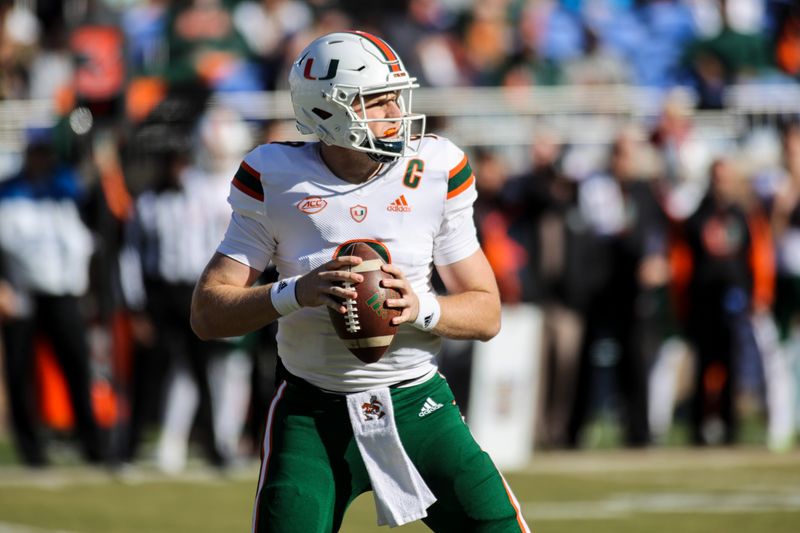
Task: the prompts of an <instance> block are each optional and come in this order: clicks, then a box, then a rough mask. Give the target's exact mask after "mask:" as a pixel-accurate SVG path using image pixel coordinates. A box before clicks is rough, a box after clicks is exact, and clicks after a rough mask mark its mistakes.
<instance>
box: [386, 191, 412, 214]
mask: <svg viewBox="0 0 800 533" xmlns="http://www.w3.org/2000/svg"><path fill="white" fill-rule="evenodd" d="M386 210H387V211H394V212H396V213H410V212H411V206H410V205H408V202H407V201H406V197H405V195H403V194H401V195H400V196H398V197H397V199H396V200H395V201H394V202H392V203H390V204H389V205H388V206H387V207H386Z"/></svg>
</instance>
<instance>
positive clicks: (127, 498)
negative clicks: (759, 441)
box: [0, 448, 800, 533]
mask: <svg viewBox="0 0 800 533" xmlns="http://www.w3.org/2000/svg"><path fill="white" fill-rule="evenodd" d="M256 475H257V472H256V471H255V467H252V468H248V469H245V470H243V471H241V472H238V473H236V474H235V475H230V476H228V477H224V478H223V477H220V476H218V475H215V474H213V473H211V472H209V471H207V470H205V469H204V468H202V467H200V466H196V467H193V468H192V469H191V470H190V471H189V472H187V473H186V474H184V475H182V476H180V477H179V478H167V477H164V476H162V475H160V474H157V473H155V472H154V471H152V470H151V469H149V468H147V467H137V468H135V469H133V470H131V471H128V472H125V473H123V474H118V475H110V474H109V473H107V472H104V471H102V470H91V469H86V468H82V467H78V466H61V467H57V468H52V469H50V470H47V471H44V472H34V473H31V472H29V471H26V470H24V469H20V468H18V467H13V466H3V467H0V532H2V533H45V532H50V533H53V532H62V533H66V532H71V533H129V532H130V533H134V532H136V533H141V532H148V533H157V532H165V533H166V532H170V533H176V532H190V531H191V532H195V533H201V532H208V533H211V532H214V533H219V532H240V531H249V529H248V527H249V522H250V512H251V508H250V504H251V502H252V499H253V492H254V488H255V480H256ZM507 478H508V480H509V482H510V483H511V485H512V487H513V488H514V490H515V492H516V494H517V496H518V498H519V500H520V501H521V502H522V504H523V510H524V512H525V515H526V517H527V519H528V521H529V523H530V525H531V526H532V529H533V531H535V532H536V533H572V532H579V531H580V532H586V531H588V532H590V533H629V532H630V533H634V532H635V533H645V532H646V533H661V532H664V533H666V532H670V533H673V532H676V531H680V532H681V533H695V532H696V533H700V532H702V533H712V532H713V533H717V532H720V533H723V532H736V533H766V532H769V533H783V532H785V533H795V532H797V531H800V452H792V453H787V454H779V455H776V454H770V453H769V452H766V451H763V450H761V449H754V448H740V449H725V450H722V449H711V450H701V451H696V450H683V449H680V450H679V449H674V448H671V449H661V450H657V449H656V450H648V451H637V452H631V451H623V450H619V451H591V452H577V453H540V454H538V455H536V456H535V458H534V460H533V461H532V463H531V465H530V466H529V467H528V468H527V469H525V470H524V471H520V472H514V473H508V474H507ZM378 530H380V529H379V528H378V527H377V526H376V525H375V518H374V510H373V504H372V497H371V494H368V495H364V496H362V497H360V498H359V499H358V500H356V502H355V503H354V504H353V506H352V507H351V509H350V510H349V511H348V514H347V516H346V519H345V523H344V525H343V527H342V531H344V532H354V533H360V532H368V531H378ZM383 530H386V529H383ZM399 531H404V532H409V533H411V532H417V531H427V528H425V527H424V526H422V525H421V524H418V523H417V524H411V525H408V526H405V527H402V528H399ZM300 533H302V532H300Z"/></svg>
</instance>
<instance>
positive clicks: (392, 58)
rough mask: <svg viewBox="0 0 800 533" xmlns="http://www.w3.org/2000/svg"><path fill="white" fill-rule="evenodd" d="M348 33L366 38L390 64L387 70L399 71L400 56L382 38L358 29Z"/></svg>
mask: <svg viewBox="0 0 800 533" xmlns="http://www.w3.org/2000/svg"><path fill="white" fill-rule="evenodd" d="M348 33H354V34H356V35H358V36H359V37H363V38H364V39H366V40H368V41H369V42H371V43H372V44H374V45H375V46H377V47H378V50H380V52H381V54H383V57H384V58H386V60H387V61H389V62H390V63H391V64H390V65H389V70H390V71H391V72H399V71H400V58H398V57H397V54H395V53H394V50H392V48H391V47H390V46H389V45H388V44H386V42H384V41H383V40H382V39H380V38H378V37H375V36H374V35H372V34H371V33H367V32H365V31H358V30H353V31H350V32H348Z"/></svg>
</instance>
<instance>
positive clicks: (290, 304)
mask: <svg viewBox="0 0 800 533" xmlns="http://www.w3.org/2000/svg"><path fill="white" fill-rule="evenodd" d="M298 279H300V276H295V277H293V278H286V279H281V280H278V281H276V282H275V283H273V284H272V287H271V288H270V290H269V295H270V297H271V298H272V307H274V308H275V310H276V311H277V312H278V313H280V315H281V316H286V315H288V314H289V313H291V312H293V311H297V310H298V309H300V307H301V306H300V303H299V302H298V301H297V294H295V285H297V280H298Z"/></svg>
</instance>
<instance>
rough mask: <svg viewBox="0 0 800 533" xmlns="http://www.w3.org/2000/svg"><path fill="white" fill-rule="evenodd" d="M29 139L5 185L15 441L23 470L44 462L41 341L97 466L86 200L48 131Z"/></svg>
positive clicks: (87, 454) (1, 188)
mask: <svg viewBox="0 0 800 533" xmlns="http://www.w3.org/2000/svg"><path fill="white" fill-rule="evenodd" d="M32 135H33V136H32V138H31V140H30V143H29V145H28V148H27V150H26V153H25V163H24V166H23V169H22V170H21V172H20V173H19V174H18V175H17V176H15V177H12V178H11V179H10V180H8V181H5V182H3V183H2V184H0V265H2V266H1V267H0V268H1V270H0V323H2V340H3V342H4V351H5V378H6V388H7V391H8V394H9V405H10V411H11V422H12V427H13V431H14V440H15V444H16V446H17V449H18V452H19V454H20V458H21V459H22V461H23V462H25V464H27V465H30V466H43V465H45V464H46V463H47V455H46V451H45V447H44V444H43V443H42V439H41V436H40V434H39V428H38V427H37V426H38V417H37V414H36V404H35V402H34V400H33V395H34V393H35V389H36V388H35V386H34V383H35V381H34V375H33V368H34V364H35V361H36V358H35V353H34V341H35V339H36V337H37V336H38V335H44V336H45V337H46V338H47V340H49V342H50V343H51V344H52V346H53V350H54V353H55V356H56V358H57V360H58V363H59V366H60V367H61V370H62V372H63V375H64V377H65V378H66V382H67V386H68V389H69V396H70V400H71V403H72V409H73V412H74V415H75V422H76V430H77V433H78V437H79V439H80V442H81V445H82V451H83V455H84V458H85V459H86V460H87V461H89V462H93V463H96V462H98V461H100V460H102V458H103V446H102V443H101V435H100V431H99V429H98V426H97V423H96V420H95V417H94V413H93V412H92V405H91V401H90V386H91V385H90V384H91V378H90V370H89V358H90V353H89V343H88V340H87V330H86V323H85V320H84V315H83V312H82V311H83V310H82V308H81V306H80V303H79V298H80V297H81V296H83V295H84V294H85V293H86V290H87V286H88V274H89V258H90V255H91V254H92V241H91V236H90V234H89V231H88V229H87V228H86V226H85V225H84V223H83V221H82V220H81V217H80V213H79V209H80V206H81V202H82V199H83V193H82V189H81V183H80V179H79V177H78V175H77V174H76V173H75V171H74V170H72V169H71V168H67V167H64V166H61V165H60V164H59V162H58V160H57V159H56V155H55V153H54V150H53V147H52V144H51V141H50V137H49V132H47V131H41V130H39V131H36V132H33V133H32Z"/></svg>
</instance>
